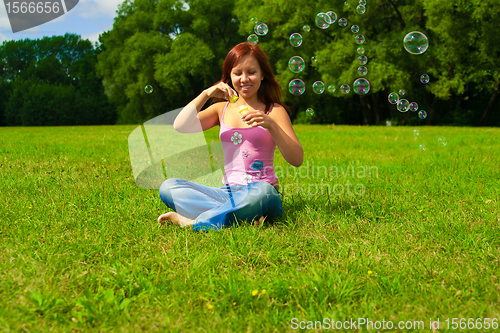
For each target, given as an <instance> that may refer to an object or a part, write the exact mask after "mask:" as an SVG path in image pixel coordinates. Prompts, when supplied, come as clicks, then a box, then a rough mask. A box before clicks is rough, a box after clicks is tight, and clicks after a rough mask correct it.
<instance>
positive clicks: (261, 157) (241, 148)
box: [219, 102, 278, 185]
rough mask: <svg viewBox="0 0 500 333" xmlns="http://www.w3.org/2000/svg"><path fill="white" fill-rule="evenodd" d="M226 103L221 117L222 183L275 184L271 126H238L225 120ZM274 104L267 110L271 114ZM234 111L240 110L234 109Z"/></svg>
mask: <svg viewBox="0 0 500 333" xmlns="http://www.w3.org/2000/svg"><path fill="white" fill-rule="evenodd" d="M228 104H229V102H227V103H226V106H225V107H224V111H223V112H222V117H221V121H220V132H219V138H220V141H221V144H222V149H223V151H224V176H223V177H222V184H229V185H248V184H249V183H252V182H259V181H264V182H268V183H269V184H274V183H275V182H276V181H277V180H278V177H277V176H276V172H275V170H274V151H275V149H276V143H275V142H274V139H273V137H272V136H271V133H269V130H268V129H266V128H264V127H262V126H257V127H248V128H235V127H228V126H226V124H224V114H225V113H226V108H227V105H228ZM272 108H273V105H272V106H271V108H270V109H269V110H268V111H267V112H266V114H269V112H270V111H271V109H272ZM234 112H237V111H236V110H234Z"/></svg>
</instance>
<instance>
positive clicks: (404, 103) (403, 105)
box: [398, 99, 410, 112]
mask: <svg viewBox="0 0 500 333" xmlns="http://www.w3.org/2000/svg"><path fill="white" fill-rule="evenodd" d="M409 109H410V102H408V100H407V99H400V100H399V101H398V111H401V112H406V111H408V110H409Z"/></svg>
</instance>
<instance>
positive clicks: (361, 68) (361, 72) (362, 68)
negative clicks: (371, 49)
mask: <svg viewBox="0 0 500 333" xmlns="http://www.w3.org/2000/svg"><path fill="white" fill-rule="evenodd" d="M358 73H359V75H362V76H364V75H366V73H368V69H366V67H365V66H359V67H358Z"/></svg>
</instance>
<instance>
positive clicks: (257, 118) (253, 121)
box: [241, 110, 275, 129]
mask: <svg viewBox="0 0 500 333" xmlns="http://www.w3.org/2000/svg"><path fill="white" fill-rule="evenodd" d="M241 119H242V120H243V121H244V122H245V123H247V124H248V125H250V126H252V127H256V126H262V127H264V128H267V129H269V127H271V125H272V124H273V123H274V122H275V121H274V119H272V118H271V117H269V116H268V115H267V114H265V113H264V112H262V111H256V110H255V111H245V112H243V115H242V116H241Z"/></svg>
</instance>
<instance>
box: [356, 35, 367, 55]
mask: <svg viewBox="0 0 500 333" xmlns="http://www.w3.org/2000/svg"><path fill="white" fill-rule="evenodd" d="M364 42H365V36H363V35H357V36H356V43H358V44H363V43H364ZM363 51H364V49H363Z"/></svg>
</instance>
